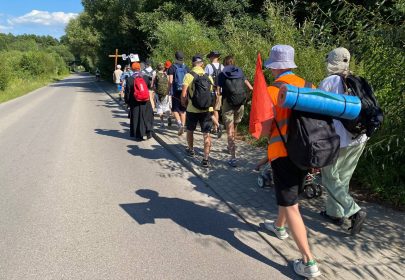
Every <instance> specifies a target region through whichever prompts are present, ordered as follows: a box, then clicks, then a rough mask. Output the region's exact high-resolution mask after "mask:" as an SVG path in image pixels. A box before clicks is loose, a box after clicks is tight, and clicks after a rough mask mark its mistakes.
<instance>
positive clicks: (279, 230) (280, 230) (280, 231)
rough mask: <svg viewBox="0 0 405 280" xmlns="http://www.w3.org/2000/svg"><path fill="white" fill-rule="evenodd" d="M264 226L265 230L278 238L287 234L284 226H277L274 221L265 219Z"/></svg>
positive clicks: (285, 236) (286, 236) (283, 237)
mask: <svg viewBox="0 0 405 280" xmlns="http://www.w3.org/2000/svg"><path fill="white" fill-rule="evenodd" d="M264 227H265V228H266V229H267V230H269V231H271V232H273V233H274V234H275V235H276V236H277V237H278V239H281V240H283V239H286V238H288V236H289V235H288V233H287V231H286V230H285V227H277V226H276V222H275V221H270V220H265V221H264Z"/></svg>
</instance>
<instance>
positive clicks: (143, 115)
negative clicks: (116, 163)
mask: <svg viewBox="0 0 405 280" xmlns="http://www.w3.org/2000/svg"><path fill="white" fill-rule="evenodd" d="M135 75H140V76H142V75H141V74H140V73H135V74H134V75H132V76H131V77H128V80H127V82H126V85H125V102H126V103H127V104H128V105H129V110H130V113H129V118H130V126H129V127H130V130H129V135H130V136H131V137H135V138H136V139H137V140H143V138H144V137H145V136H146V137H147V138H150V137H151V136H152V129H153V109H152V104H151V103H150V101H146V102H139V101H136V100H135V97H134V80H135Z"/></svg>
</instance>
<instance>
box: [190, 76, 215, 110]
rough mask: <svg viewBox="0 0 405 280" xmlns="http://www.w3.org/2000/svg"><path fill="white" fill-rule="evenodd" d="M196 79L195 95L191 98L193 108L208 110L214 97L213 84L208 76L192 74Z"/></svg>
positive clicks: (194, 82)
mask: <svg viewBox="0 0 405 280" xmlns="http://www.w3.org/2000/svg"><path fill="white" fill-rule="evenodd" d="M190 74H191V75H192V76H193V77H194V79H193V85H194V90H193V95H192V96H191V103H192V104H193V106H194V107H195V108H197V109H200V110H207V109H208V108H209V107H211V106H212V103H213V95H212V91H211V86H212V83H211V81H210V79H209V76H208V74H204V75H198V74H197V73H195V72H190Z"/></svg>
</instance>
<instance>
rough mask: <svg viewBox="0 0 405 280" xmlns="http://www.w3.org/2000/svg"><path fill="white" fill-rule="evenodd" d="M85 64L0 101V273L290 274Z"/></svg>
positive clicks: (104, 276)
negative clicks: (140, 132)
mask: <svg viewBox="0 0 405 280" xmlns="http://www.w3.org/2000/svg"><path fill="white" fill-rule="evenodd" d="M291 278H295V276H294V273H293V272H292V270H291V267H288V266H287V265H286V263H285V261H284V260H283V259H282V258H281V257H280V256H279V255H278V254H277V253H276V252H275V251H273V250H272V248H271V247H270V246H269V245H268V244H267V243H265V242H264V241H263V240H262V239H261V238H260V237H259V235H257V234H256V233H255V232H254V231H253V230H252V229H251V228H250V227H249V226H248V225H246V224H245V223H244V222H243V221H242V220H241V219H240V218H238V216H237V215H235V214H234V213H233V212H232V211H231V210H230V209H229V208H228V207H227V206H226V205H225V204H224V203H223V202H221V201H220V200H219V199H218V198H217V197H216V196H215V195H214V194H213V193H212V192H210V190H209V188H207V187H206V186H205V185H204V184H203V182H202V181H200V180H199V179H198V178H196V177H195V176H194V175H193V174H192V173H190V172H188V171H187V170H186V169H184V168H183V167H182V166H181V165H180V164H178V163H177V162H176V160H175V158H174V157H172V156H171V154H170V153H169V152H168V151H167V150H165V149H164V148H162V147H161V146H160V145H159V144H158V143H157V142H156V141H155V140H154V139H150V140H148V141H144V142H141V143H138V142H135V141H133V140H132V139H130V138H129V132H128V119H127V118H126V113H125V111H123V110H122V109H120V108H119V107H118V106H117V104H116V103H115V102H114V101H112V100H111V98H110V97H109V96H108V95H107V94H105V93H104V92H103V91H102V90H101V89H100V88H99V86H98V85H97V83H96V82H94V78H93V77H90V76H88V75H85V74H82V75H72V76H70V77H69V78H67V79H65V80H63V81H61V82H58V83H55V84H52V85H50V86H48V87H44V88H41V89H39V90H36V91H34V92H32V93H30V94H28V95H26V96H23V97H20V98H18V99H15V100H12V101H10V102H6V103H3V104H0V279H291Z"/></svg>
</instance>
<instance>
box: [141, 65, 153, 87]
mask: <svg viewBox="0 0 405 280" xmlns="http://www.w3.org/2000/svg"><path fill="white" fill-rule="evenodd" d="M142 75H143V78H144V79H145V81H146V85H147V86H148V88H150V87H151V85H152V78H153V70H151V71H148V70H146V68H145V69H143V70H142Z"/></svg>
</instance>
